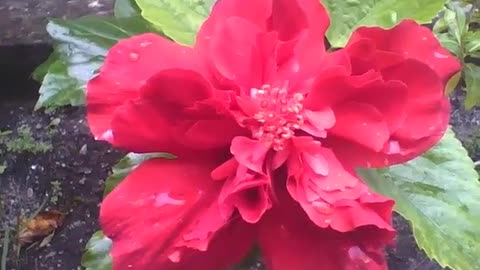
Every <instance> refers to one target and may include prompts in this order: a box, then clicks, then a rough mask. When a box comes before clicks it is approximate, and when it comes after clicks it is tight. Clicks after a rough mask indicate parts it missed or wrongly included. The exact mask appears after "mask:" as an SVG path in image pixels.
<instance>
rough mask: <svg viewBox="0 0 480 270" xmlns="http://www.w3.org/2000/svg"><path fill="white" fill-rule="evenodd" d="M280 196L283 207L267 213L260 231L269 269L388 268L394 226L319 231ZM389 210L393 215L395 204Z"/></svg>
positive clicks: (296, 207)
mask: <svg viewBox="0 0 480 270" xmlns="http://www.w3.org/2000/svg"><path fill="white" fill-rule="evenodd" d="M277 195H278V197H279V205H278V206H277V205H276V206H275V207H274V208H272V209H271V210H270V211H269V212H267V213H266V214H265V216H264V218H263V219H262V221H261V223H260V231H259V244H260V249H261V252H262V255H263V258H264V261H265V263H266V265H267V267H268V269H270V270H291V269H296V270H311V269H322V270H353V269H365V270H386V269H387V267H386V263H385V260H384V258H383V247H384V245H387V244H390V243H391V242H392V240H393V237H394V233H393V230H392V229H391V227H389V228H388V229H385V228H382V227H376V226H375V225H373V226H359V227H356V228H352V230H350V231H347V232H338V231H335V230H332V229H330V228H319V227H317V226H315V224H313V223H312V222H311V221H310V220H309V218H308V217H307V216H306V215H305V213H304V212H303V211H302V210H301V209H300V208H299V207H298V205H297V204H296V203H295V202H294V201H292V200H291V199H288V195H286V194H284V193H282V192H280V191H279V192H277ZM386 209H387V210H389V211H390V213H391V203H389V207H387V208H386ZM370 211H372V212H373V211H374V209H370ZM383 222H384V223H386V224H388V223H390V220H384V221H383Z"/></svg>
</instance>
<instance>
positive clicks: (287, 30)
mask: <svg viewBox="0 0 480 270" xmlns="http://www.w3.org/2000/svg"><path fill="white" fill-rule="evenodd" d="M269 23H270V25H269V26H270V27H269V30H273V31H278V33H279V35H280V39H281V40H285V41H286V40H291V39H294V38H295V37H297V36H298V35H299V34H300V33H301V32H302V31H303V30H305V29H308V30H309V32H310V35H311V37H312V38H315V39H317V40H319V41H321V42H320V43H318V44H319V45H321V46H322V47H323V46H324V44H323V40H324V36H325V32H326V31H327V28H328V26H329V24H330V19H329V17H328V14H327V11H326V9H325V8H324V7H323V5H322V4H321V3H320V2H319V1H316V0H275V1H273V8H272V17H271V18H270V21H269ZM311 41H313V39H312V40H311ZM319 50H320V48H319Z"/></svg>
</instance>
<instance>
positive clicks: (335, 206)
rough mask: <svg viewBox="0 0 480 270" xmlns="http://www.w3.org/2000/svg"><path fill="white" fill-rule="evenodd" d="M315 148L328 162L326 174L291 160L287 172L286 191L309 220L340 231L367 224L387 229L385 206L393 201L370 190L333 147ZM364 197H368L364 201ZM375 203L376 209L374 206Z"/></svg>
mask: <svg viewBox="0 0 480 270" xmlns="http://www.w3.org/2000/svg"><path fill="white" fill-rule="evenodd" d="M300 151H301V150H300ZM317 152H318V153H317V154H318V155H321V156H322V157H323V158H324V159H325V160H326V161H327V162H328V169H329V170H328V174H319V173H317V172H315V171H313V170H311V169H309V167H308V166H306V165H307V164H303V165H302V164H300V165H297V166H294V165H295V164H292V163H290V165H291V166H289V172H288V175H289V179H288V183H287V184H288V190H289V192H290V195H291V196H292V197H293V198H294V199H295V200H296V201H297V202H298V203H299V204H300V205H301V206H302V208H303V210H304V211H305V212H306V213H307V215H308V217H309V218H310V220H311V221H312V222H313V223H315V224H316V225H317V226H319V227H322V228H327V227H329V228H332V229H334V230H336V231H340V232H348V231H352V230H355V228H358V227H361V226H369V225H373V226H376V227H378V228H381V229H385V230H391V227H390V223H389V222H390V218H391V217H390V214H391V213H389V210H391V208H392V206H393V201H391V200H388V199H386V198H383V197H381V196H380V195H376V194H374V193H372V192H370V191H369V190H368V187H367V186H366V185H365V184H363V183H362V182H361V181H360V180H359V178H358V177H357V176H356V174H355V172H354V171H353V170H352V169H351V168H350V167H349V165H348V164H345V165H344V164H342V163H341V162H340V161H339V160H338V159H337V157H336V156H335V154H334V153H333V151H331V150H329V149H326V148H322V149H319V150H318V151H317ZM300 153H301V152H300ZM292 165H293V166H292ZM296 167H300V169H299V168H296ZM299 171H300V172H299ZM364 197H365V198H368V202H367V201H365V200H364V199H363V198H364ZM379 205H380V206H381V208H380V209H379V208H377V206H379Z"/></svg>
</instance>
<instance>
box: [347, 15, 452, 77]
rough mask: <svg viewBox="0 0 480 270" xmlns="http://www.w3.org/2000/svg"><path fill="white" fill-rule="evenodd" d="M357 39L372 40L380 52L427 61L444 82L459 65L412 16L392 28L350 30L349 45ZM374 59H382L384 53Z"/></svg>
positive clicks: (429, 31)
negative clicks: (352, 31)
mask: <svg viewBox="0 0 480 270" xmlns="http://www.w3.org/2000/svg"><path fill="white" fill-rule="evenodd" d="M360 39H369V40H371V41H372V42H373V43H374V44H375V47H376V50H377V51H378V52H379V53H382V54H385V53H395V54H397V55H401V56H402V57H403V58H404V59H415V60H418V61H420V62H422V63H425V64H427V65H428V66H430V68H432V69H433V70H434V71H435V72H436V73H437V75H438V76H439V77H440V78H441V80H442V82H443V84H444V85H445V84H446V83H447V81H448V80H449V78H450V77H451V76H452V75H453V74H455V73H456V72H458V71H459V70H460V68H461V66H460V63H459V62H458V60H457V59H456V58H455V57H454V56H453V55H451V54H450V53H449V52H448V51H447V50H446V49H444V48H442V47H441V45H440V43H439V42H438V40H437V39H436V38H435V36H434V35H433V34H432V31H431V30H430V29H428V28H427V27H424V26H421V25H419V24H418V23H416V22H415V21H413V20H404V21H402V22H401V23H400V24H398V25H396V26H395V27H393V28H391V29H382V28H380V27H359V28H358V29H357V30H355V31H354V33H353V34H352V37H351V39H350V41H349V45H350V44H354V43H355V42H356V41H358V40H360ZM349 45H347V47H348V46H349ZM376 59H378V60H381V61H383V59H385V57H384V58H383V59H382V57H376Z"/></svg>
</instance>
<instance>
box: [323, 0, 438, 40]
mask: <svg viewBox="0 0 480 270" xmlns="http://www.w3.org/2000/svg"><path fill="white" fill-rule="evenodd" d="M322 2H323V3H324V5H325V6H326V8H327V9H328V11H329V13H330V19H331V26H330V28H329V29H328V32H327V38H328V41H329V42H330V44H331V45H332V46H333V47H335V48H340V47H343V46H344V45H345V44H346V43H347V40H348V38H349V37H350V34H351V33H352V32H353V31H354V30H355V29H356V28H358V27H360V26H375V25H376V26H381V27H387V28H388V27H392V26H394V25H395V24H397V23H398V22H400V21H401V20H403V19H406V18H410V19H414V20H416V21H418V22H419V23H430V22H431V21H432V18H433V17H435V16H436V15H437V13H438V12H439V11H440V10H442V8H443V6H444V4H445V3H446V2H447V0H401V1H399V0H344V1H339V0H323V1H322Z"/></svg>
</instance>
